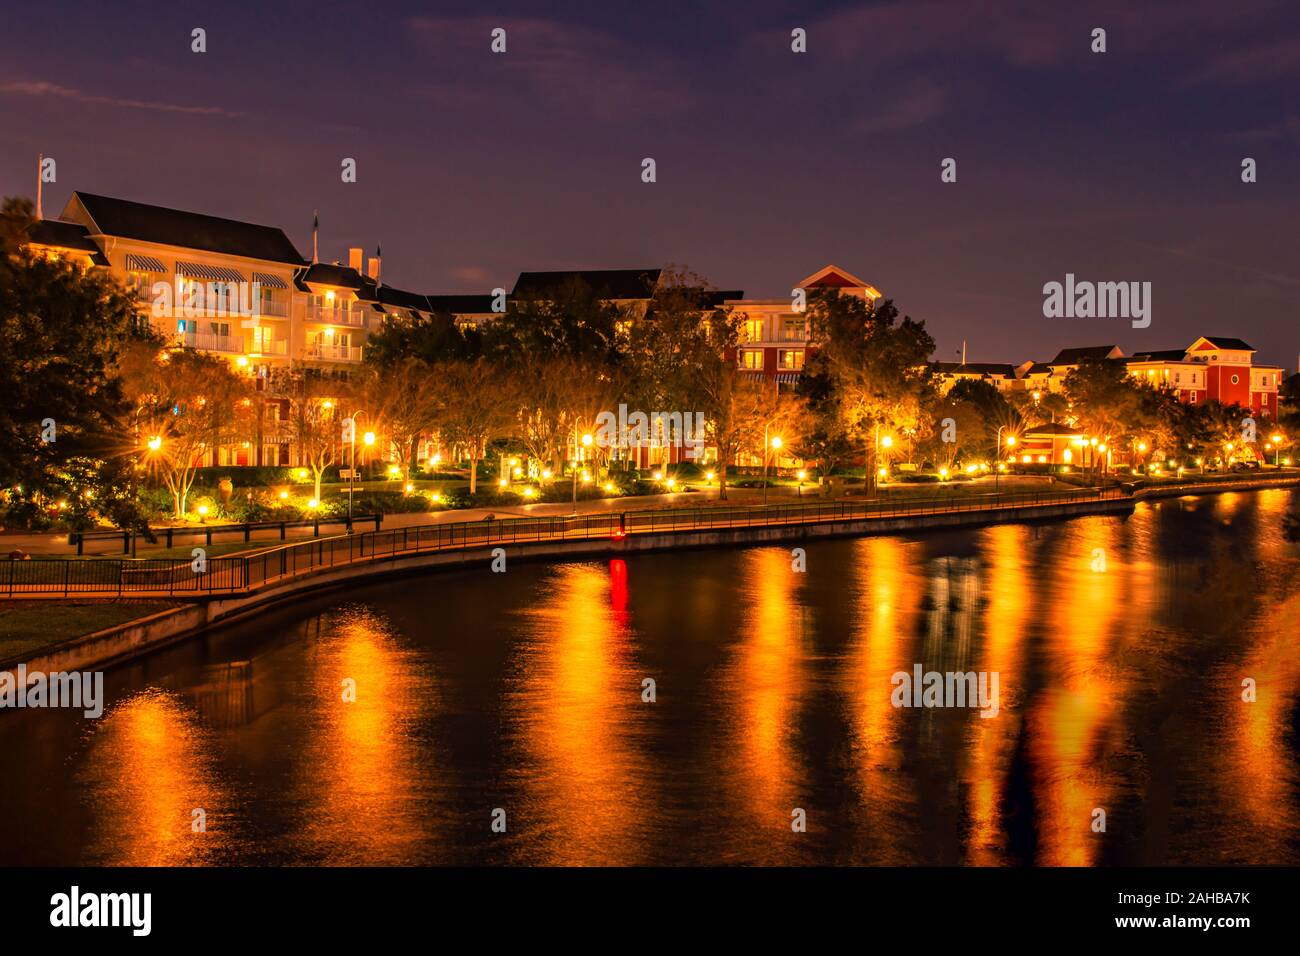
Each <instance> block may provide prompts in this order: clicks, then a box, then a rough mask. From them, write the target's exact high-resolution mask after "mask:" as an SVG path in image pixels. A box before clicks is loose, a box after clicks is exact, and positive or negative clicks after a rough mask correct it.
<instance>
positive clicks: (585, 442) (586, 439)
mask: <svg viewBox="0 0 1300 956" xmlns="http://www.w3.org/2000/svg"><path fill="white" fill-rule="evenodd" d="M593 441H595V439H594V438H592V436H591V433H590V432H589V433H587V434H586V435H583V436H582V447H583V448H590V447H591V443H592V442H593ZM581 461H582V452H581V451H579V450H578V423H577V422H574V423H573V514H574V515H575V516H577V514H578V464H579V462H581Z"/></svg>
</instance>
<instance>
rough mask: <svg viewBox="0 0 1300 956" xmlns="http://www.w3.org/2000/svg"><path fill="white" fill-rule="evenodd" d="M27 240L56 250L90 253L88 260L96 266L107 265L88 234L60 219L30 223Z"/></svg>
mask: <svg viewBox="0 0 1300 956" xmlns="http://www.w3.org/2000/svg"><path fill="white" fill-rule="evenodd" d="M27 238H28V239H29V240H30V241H31V242H34V243H36V244H37V245H41V246H54V247H55V248H57V249H75V250H77V251H78V252H88V253H90V259H91V261H92V262H94V263H95V265H97V266H106V265H108V259H106V258H105V257H104V254H103V253H102V252H100V251H99V246H97V245H95V240H94V239H91V238H90V232H89V231H88V230H87V229H86V227H85V226H83V225H81V224H80V223H77V222H64V221H63V220H62V219H38V220H37V221H36V222H34V223H32V228H31V229H30V230H28V232H27Z"/></svg>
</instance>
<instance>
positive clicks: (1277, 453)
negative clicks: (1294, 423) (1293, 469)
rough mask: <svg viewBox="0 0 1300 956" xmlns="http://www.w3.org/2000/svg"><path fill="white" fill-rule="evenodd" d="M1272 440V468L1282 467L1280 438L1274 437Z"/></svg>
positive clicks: (1278, 436)
mask: <svg viewBox="0 0 1300 956" xmlns="http://www.w3.org/2000/svg"><path fill="white" fill-rule="evenodd" d="M1272 438H1273V467H1274V468H1281V467H1282V436H1281V435H1274V436H1272Z"/></svg>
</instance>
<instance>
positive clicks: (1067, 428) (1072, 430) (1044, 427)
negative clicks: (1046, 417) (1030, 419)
mask: <svg viewBox="0 0 1300 956" xmlns="http://www.w3.org/2000/svg"><path fill="white" fill-rule="evenodd" d="M1081 434H1083V432H1082V430H1081V429H1079V428H1077V427H1073V426H1071V425H1067V424H1065V423H1064V422H1044V423H1043V424H1041V425H1035V426H1034V427H1033V428H1026V429H1025V430H1024V433H1023V436H1022V437H1024V438H1029V437H1032V436H1034V435H1070V436H1074V435H1081Z"/></svg>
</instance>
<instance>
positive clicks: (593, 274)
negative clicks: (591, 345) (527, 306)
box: [510, 269, 662, 299]
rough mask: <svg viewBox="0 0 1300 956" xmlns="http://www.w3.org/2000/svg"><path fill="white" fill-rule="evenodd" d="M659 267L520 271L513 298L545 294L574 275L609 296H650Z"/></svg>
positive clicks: (549, 293)
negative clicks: (573, 270)
mask: <svg viewBox="0 0 1300 956" xmlns="http://www.w3.org/2000/svg"><path fill="white" fill-rule="evenodd" d="M661 271H662V270H660V269H581V270H578V271H575V272H521V273H519V278H518V279H517V280H515V288H514V291H512V292H511V293H510V296H511V298H517V297H528V298H546V297H547V296H548V295H551V294H552V293H553V292H554V290H555V289H557V288H559V287H560V286H562V285H563V284H564V283H565V282H567V281H569V280H570V279H573V278H578V279H581V280H582V281H583V282H585V283H587V285H589V286H591V287H592V288H593V289H595V290H596V292H597V293H599V294H600V295H601V296H603V297H604V298H606V299H648V298H650V296H652V295H653V294H654V290H655V286H657V285H658V284H659V274H660V272H661Z"/></svg>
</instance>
